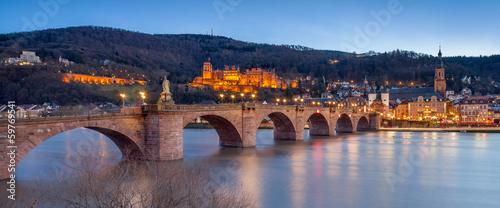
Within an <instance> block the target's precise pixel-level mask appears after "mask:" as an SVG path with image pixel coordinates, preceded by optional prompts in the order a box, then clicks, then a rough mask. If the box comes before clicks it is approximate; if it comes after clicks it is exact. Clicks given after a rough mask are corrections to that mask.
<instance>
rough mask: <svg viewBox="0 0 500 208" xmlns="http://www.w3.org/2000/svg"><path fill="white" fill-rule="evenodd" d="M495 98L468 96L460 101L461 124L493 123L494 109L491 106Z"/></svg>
mask: <svg viewBox="0 0 500 208" xmlns="http://www.w3.org/2000/svg"><path fill="white" fill-rule="evenodd" d="M494 103H495V99H493V98H491V97H469V98H466V99H464V100H462V101H461V102H460V104H459V105H458V110H459V111H460V123H461V124H491V123H492V122H493V123H494V121H493V119H494V113H495V112H494V110H493V109H492V108H491V106H493V105H494Z"/></svg>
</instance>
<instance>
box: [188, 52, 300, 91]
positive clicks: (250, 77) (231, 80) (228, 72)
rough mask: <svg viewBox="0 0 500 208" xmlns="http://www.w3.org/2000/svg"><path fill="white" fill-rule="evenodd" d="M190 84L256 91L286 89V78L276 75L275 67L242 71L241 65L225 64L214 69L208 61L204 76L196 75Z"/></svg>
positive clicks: (221, 88)
mask: <svg viewBox="0 0 500 208" xmlns="http://www.w3.org/2000/svg"><path fill="white" fill-rule="evenodd" d="M291 85H292V87H297V83H296V82H292V84H291ZM189 86H193V87H199V88H203V87H206V86H209V87H211V88H212V89H214V90H224V91H227V90H231V91H233V92H255V91H256V88H259V87H265V88H280V89H286V88H287V86H288V85H287V83H286V82H285V80H283V79H281V78H280V77H278V76H276V72H275V70H274V69H269V70H266V69H261V68H253V69H246V70H245V73H242V72H241V70H240V67H239V66H234V65H233V66H227V65H226V66H224V70H218V69H217V70H213V66H212V64H211V63H210V59H209V60H208V62H205V63H204V64H203V76H202V77H196V78H195V79H194V80H193V82H192V83H190V84H189Z"/></svg>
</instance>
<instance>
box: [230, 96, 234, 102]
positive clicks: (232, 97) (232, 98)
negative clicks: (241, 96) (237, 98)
mask: <svg viewBox="0 0 500 208" xmlns="http://www.w3.org/2000/svg"><path fill="white" fill-rule="evenodd" d="M231 100H233V103H234V95H231Z"/></svg>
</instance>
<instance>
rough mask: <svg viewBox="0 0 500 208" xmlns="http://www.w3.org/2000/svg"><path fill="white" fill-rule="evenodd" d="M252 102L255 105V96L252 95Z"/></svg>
mask: <svg viewBox="0 0 500 208" xmlns="http://www.w3.org/2000/svg"><path fill="white" fill-rule="evenodd" d="M252 101H253V102H254V103H255V94H252Z"/></svg>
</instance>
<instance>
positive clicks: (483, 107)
mask: <svg viewBox="0 0 500 208" xmlns="http://www.w3.org/2000/svg"><path fill="white" fill-rule="evenodd" d="M467 109H471V110H474V109H488V106H487V105H474V106H470V105H469V106H464V105H462V110H467Z"/></svg>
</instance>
